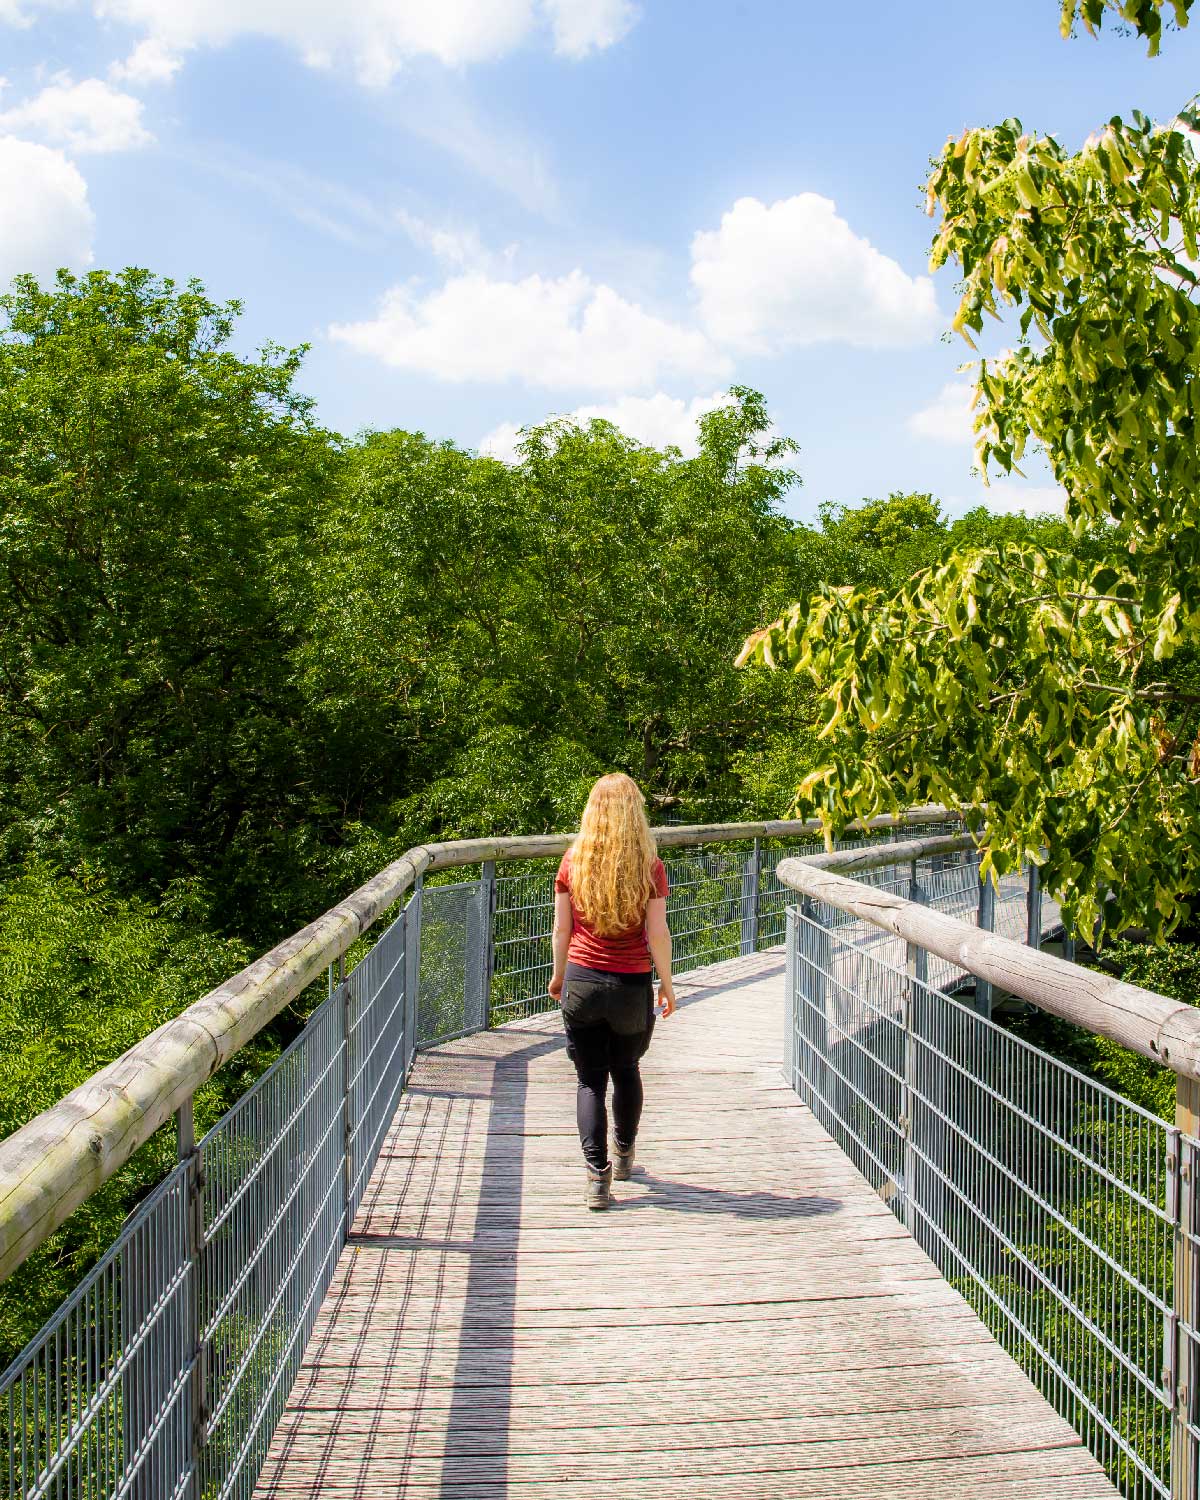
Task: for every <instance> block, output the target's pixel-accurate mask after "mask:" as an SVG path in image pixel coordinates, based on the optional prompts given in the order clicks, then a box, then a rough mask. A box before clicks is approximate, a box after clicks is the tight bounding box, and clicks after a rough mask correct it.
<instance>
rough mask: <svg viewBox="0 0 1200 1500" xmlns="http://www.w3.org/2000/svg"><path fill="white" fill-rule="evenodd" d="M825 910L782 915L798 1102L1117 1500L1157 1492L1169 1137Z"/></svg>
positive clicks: (947, 892) (1170, 1190) (1166, 1420)
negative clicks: (1095, 1462) (1059, 1421)
mask: <svg viewBox="0 0 1200 1500" xmlns="http://www.w3.org/2000/svg"><path fill="white" fill-rule="evenodd" d="M921 873H922V878H923V880H924V879H928V877H929V876H930V875H932V873H933V872H931V871H922V872H921ZM956 881H957V876H955V877H952V878H951V880H950V881H949V882H948V883H943V884H942V886H941V889H940V894H941V895H942V897H943V899H946V900H958V899H961V897H962V886H961V885H960V884H956V883H955V882H956ZM828 913H829V909H828V908H826V907H823V906H817V905H815V904H813V903H809V904H808V906H807V910H806V911H805V912H799V911H797V912H795V913H794V915H793V918H792V920H793V924H794V926H793V931H794V934H795V937H794V941H795V945H796V952H795V954H794V956H793V957H792V959H791V963H790V974H791V983H792V985H793V993H792V995H791V997H790V1001H789V1007H788V1013H789V1016H790V1018H791V1027H792V1035H791V1040H790V1054H791V1077H792V1080H793V1082H794V1084H795V1086H796V1088H797V1090H798V1092H799V1093H800V1094H801V1097H802V1098H804V1100H805V1101H806V1103H808V1104H809V1106H810V1108H812V1110H813V1112H814V1114H815V1115H816V1117H817V1118H818V1119H819V1120H820V1122H821V1123H822V1125H824V1127H825V1128H826V1129H827V1130H828V1131H829V1133H830V1134H831V1135H832V1136H833V1138H834V1139H835V1141H837V1143H838V1144H839V1145H840V1146H841V1148H842V1149H843V1150H844V1151H845V1152H846V1154H847V1155H848V1156H849V1157H850V1158H851V1160H852V1161H853V1162H854V1163H855V1165H856V1166H857V1167H858V1169H859V1171H860V1172H862V1174H863V1176H864V1177H865V1178H866V1179H867V1181H868V1182H870V1183H871V1185H872V1186H873V1187H874V1188H875V1189H876V1190H877V1191H878V1192H879V1194H880V1197H881V1198H882V1199H883V1200H884V1201H885V1202H887V1203H888V1205H889V1207H890V1208H891V1209H892V1211H893V1212H894V1213H895V1214H896V1216H897V1218H899V1219H900V1220H901V1222H902V1223H904V1224H905V1225H906V1226H907V1227H908V1228H909V1229H910V1231H911V1232H912V1233H913V1235H914V1236H915V1238H916V1239H917V1241H918V1243H920V1244H921V1246H922V1248H923V1249H924V1250H925V1251H926V1253H927V1254H928V1255H929V1256H930V1258H931V1259H932V1260H933V1261H934V1263H935V1264H936V1265H937V1266H938V1268H939V1270H941V1271H942V1273H943V1275H945V1276H946V1278H947V1279H948V1280H949V1281H950V1282H951V1284H952V1285H954V1286H955V1287H956V1288H957V1289H958V1290H959V1291H960V1292H961V1293H962V1294H963V1296H964V1297H965V1298H966V1299H967V1301H968V1302H970V1303H971V1305H972V1306H973V1307H974V1308H975V1309H976V1311H977V1312H978V1313H979V1315H980V1317H981V1318H982V1319H983V1321H984V1322H985V1324H986V1325H987V1326H988V1327H989V1328H990V1329H991V1331H992V1332H993V1334H994V1335H995V1336H996V1337H997V1339H998V1340H999V1341H1000V1342H1001V1344H1002V1345H1003V1346H1004V1347H1005V1348H1007V1349H1008V1350H1009V1352H1010V1353H1011V1354H1012V1355H1013V1356H1014V1358H1016V1359H1017V1360H1018V1362H1019V1363H1020V1364H1021V1365H1022V1367H1023V1368H1024V1369H1025V1370H1026V1372H1027V1373H1028V1374H1029V1375H1030V1376H1031V1378H1032V1379H1033V1380H1034V1381H1035V1383H1036V1384H1037V1385H1038V1386H1039V1388H1040V1389H1041V1390H1042V1392H1043V1394H1044V1395H1045V1396H1046V1397H1047V1399H1048V1400H1049V1401H1050V1402H1051V1403H1052V1404H1053V1405H1054V1406H1055V1407H1056V1408H1057V1409H1058V1410H1059V1411H1060V1412H1061V1413H1062V1414H1063V1415H1064V1416H1065V1417H1066V1418H1067V1419H1068V1420H1069V1421H1071V1422H1072V1423H1073V1424H1074V1425H1075V1427H1076V1428H1077V1430H1078V1431H1079V1432H1080V1433H1081V1434H1082V1436H1083V1437H1084V1439H1085V1440H1086V1441H1087V1442H1088V1444H1089V1446H1090V1447H1091V1448H1092V1451H1093V1452H1094V1453H1095V1454H1096V1455H1097V1457H1098V1458H1099V1459H1100V1460H1101V1461H1102V1462H1103V1463H1104V1464H1105V1466H1106V1468H1107V1469H1108V1472H1109V1473H1110V1475H1112V1477H1113V1478H1114V1479H1115V1480H1116V1481H1117V1482H1118V1483H1119V1484H1120V1485H1121V1487H1122V1489H1123V1490H1124V1492H1125V1493H1126V1494H1128V1495H1130V1496H1132V1497H1135V1500H1142V1497H1149V1496H1159V1495H1161V1496H1164V1497H1167V1496H1170V1495H1171V1494H1172V1490H1171V1487H1170V1454H1171V1437H1172V1405H1173V1387H1172V1384H1171V1379H1170V1378H1169V1372H1170V1367H1171V1365H1172V1364H1173V1359H1174V1356H1173V1353H1172V1351H1173V1349H1174V1339H1175V1331H1174V1316H1173V1313H1172V1305H1173V1304H1172V1275H1173V1257H1174V1253H1175V1252H1174V1242H1175V1236H1176V1233H1177V1220H1178V1210H1177V1208H1176V1207H1175V1200H1176V1198H1177V1187H1178V1182H1177V1180H1173V1179H1175V1174H1176V1173H1177V1172H1178V1157H1179V1153H1178V1149H1177V1142H1178V1133H1177V1132H1176V1131H1174V1130H1173V1128H1172V1127H1171V1126H1169V1125H1167V1124H1166V1123H1165V1122H1164V1121H1162V1120H1161V1119H1159V1118H1157V1117H1156V1116H1154V1115H1151V1114H1149V1113H1147V1112H1146V1111H1144V1110H1142V1109H1140V1108H1139V1107H1138V1106H1136V1105H1134V1104H1132V1103H1130V1102H1129V1101H1128V1100H1125V1099H1123V1098H1122V1097H1120V1096H1119V1095H1117V1094H1115V1093H1113V1092H1112V1091H1111V1090H1108V1089H1106V1088H1104V1087H1103V1086H1101V1085H1099V1084H1097V1083H1095V1082H1093V1081H1091V1080H1089V1079H1087V1078H1085V1077H1083V1076H1082V1075H1081V1074H1079V1073H1077V1072H1076V1071H1074V1070H1073V1069H1071V1068H1070V1067H1069V1066H1067V1065H1066V1064H1064V1063H1062V1062H1060V1061H1058V1060H1057V1059H1056V1058H1053V1057H1051V1056H1049V1055H1047V1054H1045V1053H1042V1052H1040V1051H1038V1050H1037V1049H1036V1048H1034V1047H1032V1046H1030V1045H1028V1044H1027V1043H1025V1042H1023V1041H1022V1040H1020V1039H1019V1038H1017V1037H1015V1036H1013V1035H1011V1034H1010V1033H1009V1032H1007V1031H1005V1030H1004V1029H1003V1028H1002V1027H1001V1026H998V1025H996V1024H994V1023H993V1022H991V1021H990V1020H988V1019H986V1018H985V1017H983V1016H981V1015H980V1014H978V1013H977V1012H976V1011H975V1010H974V1009H973V1008H972V1007H971V1006H969V1005H967V1004H963V1003H960V1002H959V1001H957V1000H955V999H954V998H953V996H951V995H947V994H946V993H944V992H943V991H942V990H940V989H939V988H937V987H936V986H934V985H933V984H931V983H929V982H928V981H926V980H925V979H923V978H921V977H918V976H917V974H916V972H914V966H915V965H916V964H918V963H919V961H920V960H921V959H923V955H919V954H917V953H915V952H911V953H909V954H908V955H907V957H908V959H909V961H910V962H909V964H908V965H907V966H905V967H901V966H899V965H896V964H893V963H890V962H888V960H887V958H886V957H885V956H884V955H883V949H882V945H880V944H878V943H875V942H873V941H870V940H869V939H868V934H867V932H866V931H861V930H860V931H856V930H855V929H854V928H853V927H849V926H847V925H846V924H845V923H842V924H840V925H838V926H834V924H832V923H830V922H828V921H827V920H826V918H827V915H828ZM859 927H860V928H865V924H859ZM871 936H872V937H877V936H879V934H878V933H877V932H872V933H871ZM856 939H868V940H867V941H857V940H856ZM1185 1335H1186V1330H1185ZM1192 1436H1193V1439H1194V1440H1196V1441H1200V1433H1193V1434H1192Z"/></svg>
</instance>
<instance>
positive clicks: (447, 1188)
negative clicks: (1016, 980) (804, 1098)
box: [255, 949, 1116, 1500]
mask: <svg viewBox="0 0 1200 1500" xmlns="http://www.w3.org/2000/svg"><path fill="white" fill-rule="evenodd" d="M784 967H785V965H784V955H783V952H782V950H781V949H774V950H770V951H768V952H764V953H759V954H756V955H753V956H748V957H743V958H737V959H733V960H731V961H729V962H726V963H721V964H716V965H713V966H711V967H708V968H706V969H702V970H697V971H694V972H693V973H691V974H689V975H687V976H686V977H685V978H684V979H683V980H681V981H680V983H679V993H680V1000H681V1005H680V1009H679V1011H678V1013H677V1014H676V1015H675V1016H674V1017H672V1018H671V1019H670V1020H668V1021H666V1022H661V1023H660V1024H659V1026H658V1029H657V1031H656V1035H655V1038H654V1042H653V1045H652V1047H651V1050H650V1052H649V1054H648V1056H647V1058H646V1061H645V1064H644V1076H645V1079H646V1112H645V1117H644V1122H643V1128H642V1135H641V1139H640V1140H639V1143H638V1166H637V1168H636V1170H635V1173H634V1177H633V1180H632V1181H631V1182H628V1183H623V1184H615V1185H614V1198H615V1202H614V1204H613V1206H612V1208H611V1209H610V1210H609V1211H608V1212H607V1213H602V1214H596V1213H589V1212H588V1211H587V1210H586V1208H584V1206H583V1201H582V1200H583V1178H584V1172H583V1167H582V1164H581V1160H580V1155H579V1147H578V1140H577V1137H576V1133H575V1125H574V1074H573V1071H572V1068H571V1065H570V1063H569V1061H568V1059H567V1057H566V1055H565V1051H564V1042H563V1035H562V1029H561V1023H560V1020H559V1018H558V1016H557V1015H556V1014H551V1015H545V1016H540V1017H535V1018H532V1019H529V1020H525V1021H519V1022H514V1023H510V1024H509V1025H506V1026H503V1027H501V1028H499V1029H497V1030H494V1031H490V1032H484V1033H480V1034H478V1035H475V1036H471V1037H468V1038H464V1039H462V1040H458V1041H452V1042H449V1043H446V1044H443V1045H441V1046H438V1047H436V1048H433V1049H432V1050H430V1051H427V1052H424V1053H422V1054H421V1055H420V1056H419V1057H418V1058H417V1060H416V1062H415V1064H414V1067H413V1072H412V1075H411V1078H410V1081H409V1085H408V1088H407V1090H406V1092H405V1094H404V1095H403V1096H402V1098H401V1100H400V1104H399V1108H398V1110H397V1112H396V1114H395V1117H394V1118H393V1120H392V1122H391V1125H390V1127H389V1129H388V1132H387V1135H386V1137H385V1140H384V1143H383V1147H382V1151H381V1153H380V1157H379V1161H378V1164H377V1165H376V1167H375V1170H374V1172H373V1174H372V1176H371V1178H370V1180H369V1183H368V1184H367V1187H366V1190H365V1192H364V1193H363V1196H362V1201H361V1205H360V1207H359V1210H358V1213H357V1216H356V1218H355V1220H354V1223H353V1227H352V1230H351V1233H350V1235H349V1237H348V1243H347V1245H346V1247H345V1249H344V1250H343V1251H342V1254H341V1257H340V1259H339V1261H338V1263H337V1266H336V1269H335V1271H334V1274H333V1279H332V1284H331V1285H330V1287H329V1290H328V1293H327V1294H326V1297H325V1301H324V1305H323V1307H322V1308H321V1311H320V1313H319V1315H318V1317H317V1320H316V1326H315V1328H314V1331H313V1333H312V1336H311V1338H310V1339H309V1342H308V1345H307V1349H306V1351H305V1353H304V1356H303V1360H302V1363H301V1367H300V1371H299V1375H298V1377H297V1379H296V1381H295V1384H294V1386H293V1387H292V1391H291V1394H290V1396H289V1398H288V1401H287V1404H286V1407H285V1410H284V1413H283V1416H282V1419H281V1421H280V1422H279V1425H278V1427H277V1429H276V1431H275V1435H274V1439H273V1441H272V1443H271V1445H270V1449H269V1451H268V1454H267V1458H266V1463H265V1465H264V1467H263V1469H262V1473H261V1476H260V1478H259V1482H258V1487H257V1489H256V1490H255V1495H256V1496H257V1497H260V1500H267V1497H279V1500H283V1497H285V1496H296V1497H298V1496H317V1495H320V1496H322V1497H326V1500H337V1497H340V1496H345V1497H351V1496H354V1497H361V1500H399V1497H412V1500H426V1497H428V1500H433V1497H439V1500H484V1497H486V1500H496V1497H501V1496H504V1497H512V1500H548V1497H550V1496H554V1497H555V1500H575V1497H578V1500H593V1497H596V1496H600V1495H604V1496H606V1497H611V1500H651V1497H653V1500H691V1497H695V1500H701V1497H704V1500H716V1497H729V1500H758V1497H767V1496H772V1497H774V1496H780V1497H783V1496H787V1497H796V1500H799V1497H807V1496H821V1497H832V1496H847V1497H849V1496H853V1497H856V1500H866V1497H879V1500H883V1497H889V1500H890V1497H895V1496H907V1497H913V1500H917V1497H926V1496H927V1497H930V1500H933V1497H935V1496H936V1497H938V1500H944V1497H946V1496H954V1495H967V1494H980V1495H984V1496H987V1497H989V1500H1001V1497H1013V1500H1016V1497H1027V1500H1056V1497H1064V1500H1065V1497H1068V1496H1070V1497H1078V1500H1093V1497H1095V1500H1101V1497H1111V1496H1113V1495H1114V1494H1116V1491H1115V1490H1114V1489H1113V1488H1112V1486H1111V1485H1110V1484H1109V1482H1108V1480H1107V1479H1106V1478H1105V1477H1104V1474H1103V1472H1102V1470H1101V1468H1100V1466H1099V1465H1098V1463H1097V1462H1096V1460H1095V1459H1094V1458H1093V1457H1092V1455H1091V1454H1090V1453H1089V1452H1088V1451H1087V1450H1086V1449H1085V1448H1084V1447H1083V1446H1082V1444H1081V1442H1080V1439H1079V1437H1078V1435H1077V1433H1076V1432H1075V1431H1074V1430H1073V1428H1071V1427H1070V1426H1069V1425H1068V1424H1067V1423H1066V1422H1065V1421H1064V1420H1063V1419H1062V1418H1061V1417H1060V1416H1058V1415H1057V1414H1056V1413H1055V1412H1054V1411H1053V1410H1052V1409H1051V1407H1050V1406H1049V1405H1048V1404H1047V1403H1046V1402H1045V1401H1044V1400H1043V1398H1042V1396H1041V1395H1040V1394H1039V1392H1038V1391H1037V1390H1036V1389H1035V1387H1034V1386H1033V1385H1032V1384H1031V1383H1030V1381H1029V1380H1028V1379H1027V1378H1026V1376H1025V1375H1024V1374H1023V1373H1022V1371H1021V1370H1020V1369H1019V1368H1018V1366H1017V1364H1016V1363H1015V1362H1014V1361H1013V1360H1012V1359H1011V1358H1010V1357H1009V1355H1008V1354H1007V1353H1005V1352H1004V1351H1003V1349H1002V1348H1001V1347H1000V1345H999V1344H997V1343H996V1341H995V1340H994V1339H993V1338H992V1336H991V1334H990V1333H989V1332H988V1331H987V1329H986V1328H985V1327H984V1325H983V1323H982V1322H981V1321H980V1320H979V1318H978V1317H977V1315H976V1313H975V1311H974V1310H973V1309H972V1308H971V1307H970V1306H969V1305H968V1304H967V1302H965V1301H964V1300H963V1298H962V1297H961V1296H960V1295H959V1294H958V1292H957V1291H955V1290H954V1289H953V1287H952V1286H951V1285H950V1284H949V1283H948V1282H947V1281H946V1280H944V1279H943V1277H942V1276H941V1274H940V1273H939V1271H938V1270H937V1268H936V1267H935V1266H934V1264H933V1263H932V1262H931V1261H930V1260H929V1259H928V1258H927V1257H926V1256H925V1254H924V1253H923V1252H922V1251H921V1249H919V1248H918V1246H917V1244H916V1242H915V1241H914V1240H913V1239H912V1238H911V1237H910V1236H909V1234H908V1233H907V1232H906V1230H905V1229H904V1227H903V1226H902V1225H901V1224H900V1223H898V1222H897V1219H896V1217H895V1215H894V1214H893V1213H892V1211H891V1210H890V1209H889V1208H888V1206H887V1205H886V1203H885V1202H883V1201H882V1200H881V1198H880V1197H879V1196H878V1195H877V1193H876V1192H874V1191H873V1190H872V1189H871V1187H870V1186H869V1185H868V1184H867V1182H866V1181H865V1180H864V1178H863V1177H861V1176H860V1175H859V1174H858V1172H857V1171H856V1170H855V1168H854V1167H853V1165H852V1164H851V1162H850V1161H849V1159H848V1158H847V1157H846V1156H845V1155H844V1154H843V1152H842V1151H841V1150H840V1149H839V1148H838V1147H837V1146H836V1145H835V1144H834V1142H833V1141H832V1140H831V1139H830V1137H829V1136H828V1135H827V1134H826V1132H825V1131H824V1130H823V1129H822V1128H821V1126H820V1125H819V1124H818V1123H817V1121H816V1120H815V1119H814V1117H813V1115H812V1114H811V1113H810V1112H809V1110H808V1109H807V1108H806V1107H805V1106H804V1105H803V1104H802V1103H801V1102H800V1100H799V1099H798V1097H797V1095H796V1094H795V1093H794V1092H793V1090H792V1089H791V1088H790V1087H789V1086H788V1085H787V1084H786V1083H785V1082H784V1081H783V1079H782V1078H781V1075H780V1039H781V1035H782V1031H783V1025H784Z"/></svg>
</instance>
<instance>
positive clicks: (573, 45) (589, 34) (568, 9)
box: [542, 0, 638, 58]
mask: <svg viewBox="0 0 1200 1500" xmlns="http://www.w3.org/2000/svg"><path fill="white" fill-rule="evenodd" d="M542 3H543V5H544V6H545V9H546V13H547V15H548V16H549V18H550V24H551V26H552V27H553V29H554V50H555V51H556V52H558V53H559V54H561V55H562V56H563V57H571V58H580V57H586V56H587V55H588V53H589V52H599V51H603V50H604V48H606V47H611V46H613V45H614V44H615V43H617V42H619V41H620V40H621V39H622V37H624V36H626V35H627V34H628V33H629V31H630V30H631V29H632V28H633V26H634V25H635V24H636V22H637V18H638V10H637V7H636V6H635V5H633V4H631V3H630V0H542Z"/></svg>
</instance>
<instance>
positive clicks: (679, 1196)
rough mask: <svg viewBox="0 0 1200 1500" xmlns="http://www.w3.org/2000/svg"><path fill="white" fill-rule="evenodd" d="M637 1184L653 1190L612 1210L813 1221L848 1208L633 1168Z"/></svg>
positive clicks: (615, 1203) (834, 1201)
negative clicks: (703, 1184)
mask: <svg viewBox="0 0 1200 1500" xmlns="http://www.w3.org/2000/svg"><path fill="white" fill-rule="evenodd" d="M633 1182H634V1183H635V1184H640V1185H642V1186H644V1187H647V1188H648V1189H649V1191H648V1192H646V1193H643V1194H641V1195H640V1196H639V1197H637V1198H617V1197H614V1199H613V1203H612V1209H615V1210H616V1211H617V1212H619V1213H629V1212H633V1211H634V1210H636V1209H639V1208H666V1209H670V1210H671V1211H672V1212H675V1213H683V1214H713V1213H720V1214H733V1215H734V1216H735V1217H737V1218H739V1219H812V1218H816V1217H818V1216H819V1215H822V1214H836V1213H840V1212H841V1209H842V1208H843V1206H844V1205H843V1204H842V1200H841V1199H840V1198H822V1197H820V1196H819V1195H814V1196H813V1197H806V1198H793V1197H785V1196H784V1195H783V1194H782V1193H735V1192H731V1191H730V1190H729V1189H727V1188H711V1187H701V1186H700V1185H699V1184H697V1183H694V1182H676V1181H673V1180H671V1179H670V1178H666V1177H654V1176H652V1175H651V1173H649V1172H647V1171H645V1170H644V1168H642V1167H635V1168H634V1169H633ZM612 1209H610V1210H609V1211H610V1212H612Z"/></svg>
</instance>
